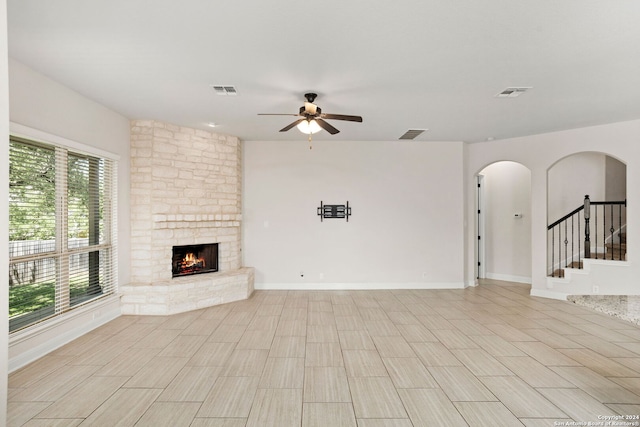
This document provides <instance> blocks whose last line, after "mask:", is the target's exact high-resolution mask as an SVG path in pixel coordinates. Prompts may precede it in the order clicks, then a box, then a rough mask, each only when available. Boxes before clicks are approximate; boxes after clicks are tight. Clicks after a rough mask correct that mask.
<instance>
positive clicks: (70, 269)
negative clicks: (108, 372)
mask: <svg viewBox="0 0 640 427" xmlns="http://www.w3.org/2000/svg"><path fill="white" fill-rule="evenodd" d="M9 153H10V154H9V233H10V236H9V255H10V262H9V328H10V331H16V330H18V329H22V328H24V327H27V326H30V325H32V324H34V323H36V322H40V321H43V320H45V319H48V318H51V317H53V316H56V315H60V314H63V313H65V312H67V311H69V310H71V309H73V308H75V307H78V306H80V305H84V304H88V303H91V302H92V301H95V300H96V299H97V298H101V297H104V296H107V295H111V294H114V293H115V292H116V290H117V271H116V263H115V260H116V248H117V241H116V233H115V230H117V227H116V224H115V220H116V216H115V215H114V212H116V208H117V207H116V206H115V203H116V202H115V201H116V200H117V198H116V194H115V189H116V187H115V185H114V179H115V177H116V176H117V173H116V172H117V171H116V168H117V163H116V162H115V161H113V160H110V159H106V158H102V157H98V156H93V155H90V154H86V153H79V152H73V151H70V150H68V149H66V148H65V147H59V146H50V145H46V144H37V143H34V142H31V141H26V140H22V139H18V138H11V141H10V149H9Z"/></svg>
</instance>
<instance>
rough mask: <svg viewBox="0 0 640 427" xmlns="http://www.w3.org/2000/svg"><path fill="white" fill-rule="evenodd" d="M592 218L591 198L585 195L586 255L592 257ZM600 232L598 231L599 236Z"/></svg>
mask: <svg viewBox="0 0 640 427" xmlns="http://www.w3.org/2000/svg"><path fill="white" fill-rule="evenodd" d="M590 218H591V200H589V195H588V194H587V195H586V196H584V257H585V258H591V238H590V237H589V234H590V230H589V219H590ZM597 234H598V233H596V236H597Z"/></svg>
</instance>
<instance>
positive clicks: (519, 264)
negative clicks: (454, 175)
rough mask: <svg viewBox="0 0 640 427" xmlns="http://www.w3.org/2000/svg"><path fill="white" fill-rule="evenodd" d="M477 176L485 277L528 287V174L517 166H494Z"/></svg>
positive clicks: (529, 187) (529, 247) (510, 164)
mask: <svg viewBox="0 0 640 427" xmlns="http://www.w3.org/2000/svg"><path fill="white" fill-rule="evenodd" d="M481 174H482V175H484V180H483V185H484V192H483V195H484V211H483V212H484V218H485V235H484V239H485V240H484V248H485V272H486V273H485V274H486V277H487V278H489V279H498V280H510V281H514V282H523V283H531V172H530V171H529V170H528V169H527V168H526V167H524V166H522V165H521V164H519V163H515V162H497V163H494V164H492V165H489V166H487V167H486V168H484V169H483V170H482V172H481ZM516 213H519V214H522V216H521V217H516V216H515V214H516Z"/></svg>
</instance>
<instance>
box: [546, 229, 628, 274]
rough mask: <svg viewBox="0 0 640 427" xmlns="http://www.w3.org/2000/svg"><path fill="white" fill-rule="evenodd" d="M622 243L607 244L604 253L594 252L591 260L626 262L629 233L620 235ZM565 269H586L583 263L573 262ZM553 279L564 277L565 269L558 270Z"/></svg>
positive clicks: (555, 271) (554, 272)
mask: <svg viewBox="0 0 640 427" xmlns="http://www.w3.org/2000/svg"><path fill="white" fill-rule="evenodd" d="M618 236H619V238H620V243H615V244H614V243H607V244H605V245H604V249H605V251H604V252H592V253H591V256H590V257H589V259H603V260H608V261H626V259H627V233H619V235H618ZM565 268H578V269H582V268H584V263H583V262H582V261H572V262H571V263H570V264H568V265H567V266H566V267H565ZM550 276H551V277H564V268H557V269H555V270H554V271H553V274H551V275H550Z"/></svg>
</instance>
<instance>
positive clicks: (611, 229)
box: [609, 203, 616, 261]
mask: <svg viewBox="0 0 640 427" xmlns="http://www.w3.org/2000/svg"><path fill="white" fill-rule="evenodd" d="M609 231H610V232H611V260H612V261H613V252H614V251H615V247H614V245H613V232H614V231H616V230H615V228H613V203H612V204H611V228H610V229H609Z"/></svg>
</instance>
